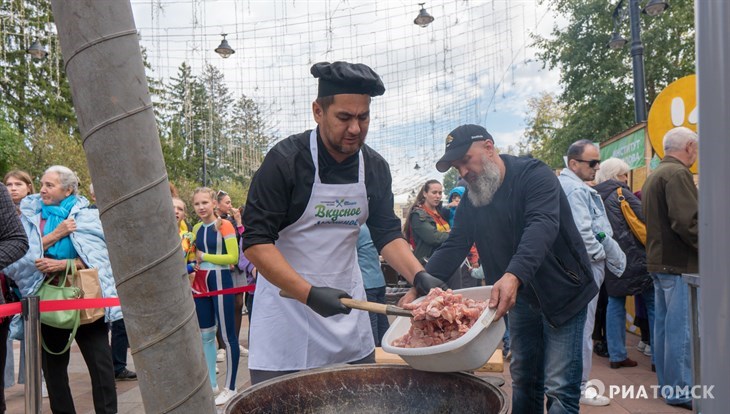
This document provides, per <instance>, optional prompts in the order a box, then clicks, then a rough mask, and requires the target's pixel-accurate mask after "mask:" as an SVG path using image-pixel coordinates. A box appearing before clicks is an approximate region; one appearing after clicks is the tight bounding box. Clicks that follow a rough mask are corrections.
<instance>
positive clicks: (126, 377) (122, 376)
mask: <svg viewBox="0 0 730 414" xmlns="http://www.w3.org/2000/svg"><path fill="white" fill-rule="evenodd" d="M114 379H115V380H117V381H137V374H136V373H135V372H134V371H130V370H128V369H127V368H124V369H123V370H121V371H119V372H117V373H116V374H114Z"/></svg>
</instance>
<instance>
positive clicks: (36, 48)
mask: <svg viewBox="0 0 730 414" xmlns="http://www.w3.org/2000/svg"><path fill="white" fill-rule="evenodd" d="M25 53H27V54H29V55H30V57H31V58H33V59H35V60H42V59H45V58H46V56H48V52H47V51H46V49H44V48H43V45H42V44H41V43H40V42H39V41H38V40H36V41H35V42H33V44H31V45H30V47H29V48H28V49H26V50H25Z"/></svg>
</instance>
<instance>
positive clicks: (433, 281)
mask: <svg viewBox="0 0 730 414" xmlns="http://www.w3.org/2000/svg"><path fill="white" fill-rule="evenodd" d="M413 287H415V288H416V290H417V291H418V294H419V295H420V296H423V295H428V292H430V291H431V289H433V288H441V289H443V290H446V289H448V288H449V286H448V285H447V284H446V282H444V281H443V280H441V279H439V278H437V277H435V276H432V275H431V274H429V273H428V272H427V271H425V270H421V271H420V272H418V273H416V277H414V278H413Z"/></svg>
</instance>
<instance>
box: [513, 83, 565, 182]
mask: <svg viewBox="0 0 730 414" xmlns="http://www.w3.org/2000/svg"><path fill="white" fill-rule="evenodd" d="M564 114H565V110H564V109H563V107H562V105H560V103H559V102H558V100H557V97H556V96H555V95H553V94H551V93H547V92H543V93H542V94H540V95H539V96H538V97H536V98H529V99H528V100H527V114H526V117H525V123H526V124H527V128H525V133H524V136H523V138H522V141H521V143H520V144H521V145H522V146H523V147H524V148H525V152H528V153H530V154H532V156H534V157H535V158H539V159H541V160H543V161H544V162H545V163H546V164H548V165H550V166H551V167H553V168H558V167H560V166H561V165H562V159H563V154H564V153H565V150H566V148H564V147H563V146H562V144H561V143H560V140H559V139H557V131H558V130H560V128H561V127H562V122H563V117H564Z"/></svg>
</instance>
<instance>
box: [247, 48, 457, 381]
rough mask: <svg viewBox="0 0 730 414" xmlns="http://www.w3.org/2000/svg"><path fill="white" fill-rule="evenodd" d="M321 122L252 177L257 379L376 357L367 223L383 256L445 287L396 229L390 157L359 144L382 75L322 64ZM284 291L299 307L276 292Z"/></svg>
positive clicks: (419, 284)
mask: <svg viewBox="0 0 730 414" xmlns="http://www.w3.org/2000/svg"><path fill="white" fill-rule="evenodd" d="M311 72H312V75H313V76H314V77H315V78H318V79H319V93H318V96H317V99H316V100H315V101H314V102H313V103H312V114H313V115H314V120H315V122H316V123H317V125H318V127H317V128H316V129H315V130H312V131H306V132H304V133H302V134H298V135H293V136H290V137H289V138H287V139H285V140H283V141H281V142H279V143H278V144H276V145H275V146H274V147H273V148H272V149H271V151H269V153H268V154H267V155H266V158H265V159H264V162H263V164H262V165H261V167H260V168H259V170H258V172H257V173H256V175H255V176H254V178H253V181H252V182H251V188H250V190H249V194H248V201H247V204H246V210H245V212H244V217H243V221H244V223H245V225H246V230H245V232H244V234H243V249H244V250H245V252H246V257H247V258H248V259H249V260H250V261H251V262H252V263H253V264H254V265H255V266H256V268H257V269H258V270H259V274H260V275H261V276H263V277H261V278H259V279H258V283H257V286H256V295H255V301H256V312H254V313H253V315H252V320H251V332H250V344H249V345H250V347H249V370H250V372H251V382H252V383H253V384H256V383H258V382H261V381H264V380H266V379H270V378H274V377H276V376H279V375H284V374H288V373H292V372H296V371H299V370H304V369H310V368H318V367H322V366H327V365H332V364H337V363H363V362H374V349H375V348H374V342H373V335H372V332H371V328H370V320H369V317H368V314H367V312H362V311H354V312H350V310H349V309H348V308H346V307H345V306H344V305H342V303H341V302H340V298H344V297H353V298H355V299H361V300H365V290H364V289H363V285H362V277H361V275H360V268H359V266H358V264H357V263H358V262H357V254H356V245H357V239H358V235H359V231H360V225H361V224H363V223H365V222H367V225H368V227H369V228H370V231H371V235H372V239H373V242H374V244H375V246H376V247H377V248H378V250H379V251H380V253H381V255H382V256H383V257H384V258H385V259H386V260H387V261H388V263H390V265H391V266H393V268H394V269H396V270H397V271H398V272H399V273H400V274H401V275H403V276H404V277H406V279H408V280H409V281H410V282H412V283H413V284H414V286H415V287H416V288H417V289H418V291H419V292H420V293H421V294H425V293H427V292H428V291H429V290H430V289H431V288H433V287H442V286H445V284H444V283H443V282H441V280H439V279H437V278H434V277H433V276H431V275H429V274H428V273H426V272H425V271H424V269H423V266H421V264H420V263H419V262H418V260H417V259H416V258H415V257H414V256H413V254H412V253H411V251H410V248H409V246H408V244H407V243H406V241H405V240H404V239H403V238H402V236H401V232H400V220H399V219H398V217H396V215H395V213H394V211H393V194H392V192H391V176H390V170H389V168H388V164H387V163H386V161H385V160H384V159H383V158H382V157H381V156H380V155H379V154H378V153H376V152H375V151H373V150H372V149H371V148H370V147H368V146H367V145H365V144H364V142H365V137H366V135H367V131H368V125H369V122H370V99H371V97H373V96H379V95H382V94H383V93H384V92H385V87H384V86H383V82H382V81H381V80H380V77H379V76H378V75H377V74H376V73H375V72H374V71H373V70H372V69H370V68H369V67H367V66H365V65H363V64H351V63H347V62H334V63H327V62H322V63H317V64H315V65H314V66H312V69H311ZM280 290H282V291H285V292H286V293H287V294H288V295H290V296H292V297H294V298H295V299H296V300H292V299H285V298H282V297H280V295H279V291H280Z"/></svg>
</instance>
